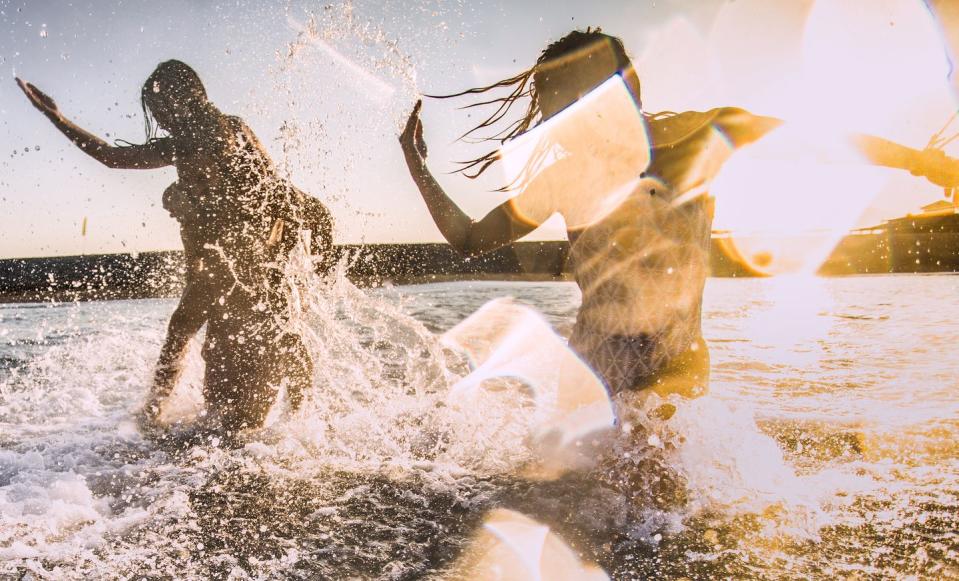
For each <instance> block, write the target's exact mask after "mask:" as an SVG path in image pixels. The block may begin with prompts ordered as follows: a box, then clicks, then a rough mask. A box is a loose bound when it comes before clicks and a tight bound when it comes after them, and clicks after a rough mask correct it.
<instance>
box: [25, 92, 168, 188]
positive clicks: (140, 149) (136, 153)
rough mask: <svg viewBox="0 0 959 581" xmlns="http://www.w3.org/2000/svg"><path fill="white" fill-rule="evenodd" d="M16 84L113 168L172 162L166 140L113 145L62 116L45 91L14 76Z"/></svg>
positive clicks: (83, 147)
mask: <svg viewBox="0 0 959 581" xmlns="http://www.w3.org/2000/svg"><path fill="white" fill-rule="evenodd" d="M17 85H19V87H20V89H21V90H22V91H23V93H24V94H25V95H26V96H27V99H29V100H30V103H32V104H33V106H34V107H36V108H37V109H38V110H39V111H40V112H41V113H43V114H44V115H45V116H46V117H47V119H49V120H50V122H51V123H53V125H54V126H55V127H56V128H57V129H59V130H60V132H61V133H63V134H64V135H66V136H67V139H69V140H70V141H72V142H73V143H74V144H75V145H76V146H77V147H79V148H80V149H81V150H82V151H83V152H84V153H86V154H87V155H89V156H90V157H92V158H93V159H95V160H97V161H99V162H100V163H102V164H103V165H105V166H107V167H112V168H117V169H154V168H158V167H164V166H168V165H171V164H172V163H173V151H172V148H171V147H170V144H169V140H165V139H162V140H155V141H151V142H149V143H145V144H143V145H131V146H127V147H116V146H113V145H110V144H109V143H107V142H106V141H104V140H102V139H100V138H99V137H97V136H96V135H93V134H92V133H90V132H89V131H87V130H85V129H83V128H82V127H79V126H78V125H76V124H75V123H73V122H72V121H70V120H69V119H67V118H66V117H64V116H63V114H62V113H61V112H60V109H59V108H58V107H57V104H56V102H54V100H53V99H52V98H50V96H49V95H47V94H46V93H44V92H43V91H41V90H40V89H38V88H36V87H35V86H33V85H32V84H30V83H27V82H25V81H23V80H22V79H19V78H18V79H17Z"/></svg>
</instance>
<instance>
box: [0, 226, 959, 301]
mask: <svg viewBox="0 0 959 581" xmlns="http://www.w3.org/2000/svg"><path fill="white" fill-rule="evenodd" d="M899 226H900V227H899V228H898V229H897V228H889V229H885V228H883V229H879V230H873V231H869V232H865V233H856V234H852V235H849V236H846V237H845V238H844V239H843V240H842V241H841V242H840V243H839V245H838V246H837V247H836V249H835V250H834V251H833V253H832V255H831V256H830V258H829V260H828V261H827V262H826V263H825V264H824V265H823V266H822V268H820V270H819V273H820V274H822V275H826V276H836V275H848V274H873V273H888V272H942V271H947V272H956V271H959V239H957V235H956V234H954V233H953V234H947V233H945V232H940V233H938V234H937V235H931V234H930V233H928V232H913V231H906V229H904V228H905V227H904V226H902V225H899ZM723 239H724V238H723V237H722V236H715V237H714V238H713V248H712V252H711V255H710V268H711V275H712V276H722V277H743V276H754V275H755V273H754V272H751V271H750V270H749V269H748V268H746V267H744V266H742V265H741V264H740V263H739V262H737V261H736V260H734V259H733V258H731V257H730V254H729V253H728V252H727V250H726V249H725V248H724V246H723V243H722V240H723ZM916 241H919V242H920V244H919V245H917V244H916ZM568 254H569V243H567V242H565V241H550V242H518V243H516V244H512V245H510V246H506V247H504V248H501V249H499V250H497V251H495V252H490V253H487V254H484V255H483V256H479V257H473V258H466V257H463V256H460V255H459V254H457V253H456V252H455V251H454V250H453V249H452V248H451V247H450V246H449V245H447V244H440V243H424V244H365V245H359V244H344V245H339V246H337V247H336V248H335V250H334V252H333V256H331V257H329V260H330V261H338V260H340V259H343V258H346V259H347V263H348V270H347V274H348V276H349V277H350V279H351V280H353V281H354V282H356V283H357V284H360V285H364V286H368V285H376V284H382V283H386V282H392V283H395V284H410V283H424V282H438V281H446V280H470V279H475V280H483V279H496V280H503V279H506V280H563V279H565V278H568V272H567V268H566V263H567V257H568ZM183 275H184V265H183V256H182V253H181V252H179V251H163V252H141V253H126V254H97V255H82V256H64V257H48V258H15V259H4V260H0V302H42V301H49V300H61V301H74V300H108V299H129V298H160V297H174V296H177V295H178V294H179V292H180V291H181V290H182V288H183Z"/></svg>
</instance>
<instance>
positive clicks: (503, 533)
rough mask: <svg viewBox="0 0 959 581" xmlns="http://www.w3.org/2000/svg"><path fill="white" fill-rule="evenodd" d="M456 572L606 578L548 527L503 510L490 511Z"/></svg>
mask: <svg viewBox="0 0 959 581" xmlns="http://www.w3.org/2000/svg"><path fill="white" fill-rule="evenodd" d="M457 573H458V574H459V575H458V576H462V578H464V579H476V580H477V581H493V580H496V581H514V580H515V581H528V580H537V581H538V580H549V581H565V580H569V581H573V580H574V579H575V580H577V581H579V580H583V581H600V580H606V579H609V576H608V575H606V573H605V572H604V571H603V570H602V569H599V568H598V567H596V566H594V565H590V564H587V563H583V562H582V561H580V559H579V557H577V556H576V553H575V552H574V551H573V550H572V549H571V548H570V547H569V545H567V544H566V543H565V542H564V541H563V540H562V539H561V538H560V537H559V536H558V535H556V534H555V533H553V532H551V531H550V529H549V527H548V526H546V525H543V524H540V523H538V522H536V521H534V520H532V519H531V518H529V517H527V516H524V515H522V514H520V513H518V512H515V511H512V510H505V509H497V510H494V511H492V512H490V514H489V516H487V518H486V521H485V522H484V523H483V528H482V529H481V530H480V532H479V534H478V535H477V536H476V538H475V539H474V540H473V542H472V544H471V546H470V548H469V549H468V550H467V557H466V558H465V559H464V561H463V562H462V563H461V564H460V566H459V567H457Z"/></svg>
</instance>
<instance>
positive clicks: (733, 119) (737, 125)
mask: <svg viewBox="0 0 959 581" xmlns="http://www.w3.org/2000/svg"><path fill="white" fill-rule="evenodd" d="M780 123H781V121H780V120H779V119H776V118H773V117H763V116H760V115H754V114H753V113H750V112H749V111H747V110H746V109H742V108H740V107H716V108H715V109H710V110H709V111H684V112H682V113H658V114H653V115H651V116H650V118H649V133H650V140H651V141H652V143H653V147H671V146H673V145H675V144H677V143H680V142H682V141H685V140H686V139H689V138H690V137H692V136H694V135H695V134H697V133H698V132H700V131H702V130H703V129H705V128H707V127H710V128H714V129H716V130H718V131H720V132H722V133H723V134H724V135H726V137H727V138H729V140H730V142H731V143H733V144H734V145H742V144H744V143H748V142H751V141H754V140H755V139H758V138H759V137H760V136H762V135H764V134H766V133H767V132H769V131H770V130H771V129H773V128H775V127H777V126H778V125H779V124H780Z"/></svg>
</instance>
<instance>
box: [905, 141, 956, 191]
mask: <svg viewBox="0 0 959 581" xmlns="http://www.w3.org/2000/svg"><path fill="white" fill-rule="evenodd" d="M911 173H912V174H913V175H916V176H922V177H925V178H926V179H927V180H929V181H930V182H932V183H934V184H936V185H937V186H942V187H943V188H946V189H947V190H949V189H952V188H957V187H959V159H956V158H954V157H949V156H948V155H946V154H945V153H944V152H943V151H942V150H941V149H935V148H929V149H924V150H923V151H922V152H921V153H920V154H919V160H918V163H917V164H916V166H915V167H913V168H912V170H911Z"/></svg>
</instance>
